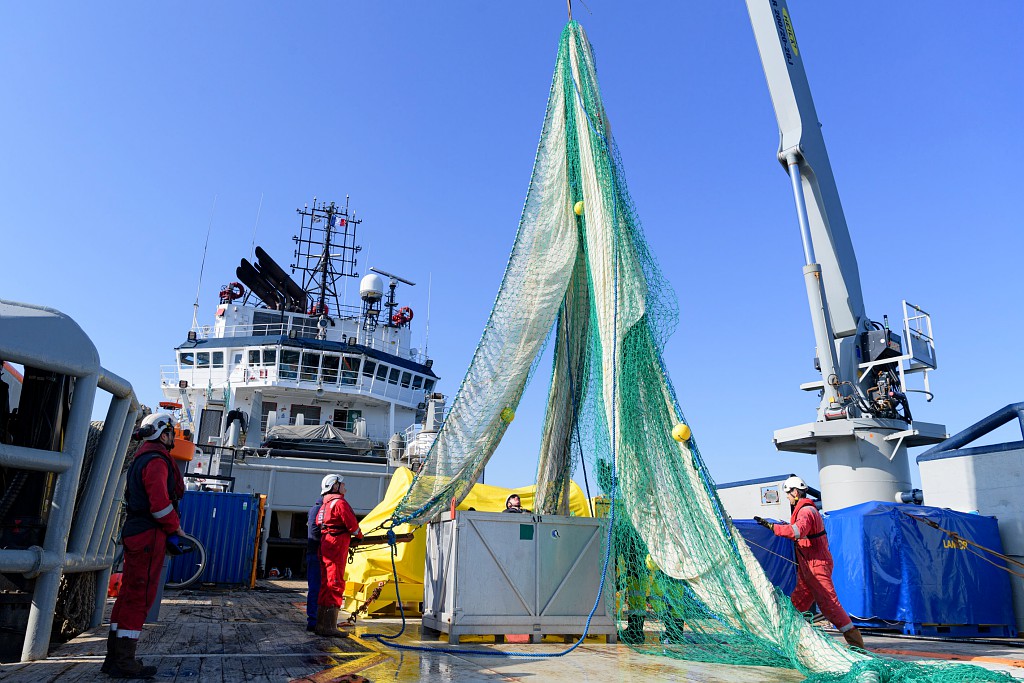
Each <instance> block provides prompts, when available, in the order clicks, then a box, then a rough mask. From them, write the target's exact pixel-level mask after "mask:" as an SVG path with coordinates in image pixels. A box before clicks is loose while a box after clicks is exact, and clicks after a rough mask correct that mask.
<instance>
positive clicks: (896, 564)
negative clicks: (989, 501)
mask: <svg viewBox="0 0 1024 683" xmlns="http://www.w3.org/2000/svg"><path fill="white" fill-rule="evenodd" d="M908 515H914V516H916V517H921V518H924V519H927V520H930V521H933V522H936V523H937V524H938V525H939V526H941V527H942V528H944V529H948V530H949V531H953V532H955V533H957V534H959V535H960V536H961V537H963V538H966V539H970V540H971V541H974V542H975V543H978V544H979V545H982V546H985V547H986V548H991V549H993V550H995V551H998V552H1002V549H1003V546H1002V542H1001V541H1000V539H999V530H998V527H997V522H996V519H995V518H994V517H983V516H981V515H973V514H968V513H964V512H955V511H953V510H946V509H941V508H933V507H925V506H921V505H904V504H897V503H884V502H878V501H875V502H868V503H862V504H860V505H854V506H852V507H848V508H843V509H841V510H833V511H831V512H830V513H828V514H827V515H825V530H826V531H827V532H828V539H829V548H830V550H831V551H832V557H833V559H834V560H835V568H834V570H833V572H832V581H833V582H834V583H835V587H836V593H837V595H838V596H839V602H840V603H842V605H843V607H844V608H846V611H847V612H848V613H849V614H850V616H851V617H853V618H854V619H857V620H862V621H876V620H883V621H894V622H908V623H917V624H1013V623H1014V616H1013V605H1012V601H1011V597H1010V578H1009V577H1010V575H1009V574H1008V573H1007V572H1005V571H1003V570H1002V569H1000V568H999V567H996V566H993V564H991V563H990V562H987V561H986V559H988V560H992V561H994V562H995V563H997V564H1001V563H1000V561H999V559H998V558H995V557H993V556H991V555H989V554H988V553H984V552H982V551H978V552H981V554H983V555H984V556H985V559H982V557H979V556H978V554H976V553H975V552H973V551H972V549H971V548H969V547H966V544H964V543H963V542H958V541H957V540H955V539H953V538H952V537H950V536H949V535H947V534H945V533H943V532H942V531H939V530H938V529H934V528H932V527H930V526H928V525H927V524H925V523H924V522H921V521H918V520H915V519H913V518H912V517H910V516H908Z"/></svg>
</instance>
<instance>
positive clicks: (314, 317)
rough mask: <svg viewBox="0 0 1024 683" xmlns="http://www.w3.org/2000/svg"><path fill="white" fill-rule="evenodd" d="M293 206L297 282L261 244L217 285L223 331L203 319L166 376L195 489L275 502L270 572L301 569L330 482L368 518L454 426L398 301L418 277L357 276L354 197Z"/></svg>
mask: <svg viewBox="0 0 1024 683" xmlns="http://www.w3.org/2000/svg"><path fill="white" fill-rule="evenodd" d="M297 212H298V214H299V217H300V227H299V234H298V235H296V236H295V237H294V238H293V240H294V242H295V244H296V250H295V253H294V256H295V262H294V263H293V264H291V272H292V274H293V275H299V274H301V283H299V282H297V281H296V279H294V278H293V277H292V276H291V275H289V274H288V273H286V272H285V270H284V269H283V268H282V267H281V266H280V265H278V263H277V262H276V261H275V260H274V259H273V258H271V256H270V255H269V254H267V252H265V251H264V250H263V249H262V248H260V247H256V249H255V251H254V256H255V258H254V260H253V261H252V262H250V261H249V260H247V259H244V258H243V259H242V260H241V263H240V265H239V266H238V268H237V270H236V275H237V279H238V281H236V282H231V283H230V284H228V285H226V286H224V287H222V288H221V290H220V292H219V295H218V297H219V300H218V303H217V307H216V315H215V317H214V321H213V324H212V325H200V324H199V323H198V320H197V316H194V317H193V325H192V329H191V330H190V331H189V333H188V337H187V339H186V340H185V341H184V343H182V344H181V345H180V346H178V347H177V348H176V349H175V363H174V364H173V365H170V366H165V367H163V368H161V388H162V390H163V394H164V397H165V399H166V401H164V402H162V403H161V406H162V407H163V408H165V409H168V408H169V409H177V410H180V413H181V418H182V421H183V422H184V423H186V424H187V425H189V426H190V427H191V428H192V431H193V433H194V436H195V438H194V441H195V445H196V455H195V457H194V458H193V460H192V461H191V462H190V463H189V465H188V468H187V474H188V475H190V476H189V479H190V481H192V482H194V484H193V485H194V486H201V487H203V488H207V489H213V490H217V489H221V490H222V489H224V488H229V489H230V490H232V491H234V492H235V493H250V492H251V493H257V494H264V495H266V496H267V500H266V512H265V516H264V519H265V523H264V525H263V532H262V537H261V539H260V551H259V552H260V559H259V569H260V571H261V572H267V571H270V570H271V568H275V569H278V570H279V571H281V572H282V573H283V572H284V571H285V569H287V568H290V569H292V571H293V572H297V571H298V570H299V568H300V566H301V564H302V561H303V555H304V552H305V543H306V540H305V539H306V513H307V511H308V510H309V507H310V506H311V505H312V504H313V502H314V501H315V499H316V497H317V494H318V492H319V486H320V480H321V479H322V477H323V476H324V475H325V474H328V473H338V474H341V475H343V476H344V477H345V483H346V485H347V491H348V492H347V494H346V498H347V499H348V501H349V502H350V503H351V504H352V507H353V508H354V510H355V512H356V515H357V516H359V517H362V516H363V515H365V514H366V513H368V512H369V511H370V510H372V509H373V508H374V507H375V506H376V505H377V503H379V502H380V501H381V500H382V499H383V497H384V494H385V492H386V490H387V486H388V482H389V481H390V478H391V474H392V473H393V472H394V470H395V469H396V468H398V467H402V466H405V467H410V468H412V469H414V470H416V469H418V467H419V465H420V464H421V463H422V461H423V459H425V457H426V455H427V452H428V451H429V448H430V444H431V443H433V440H434V438H435V436H436V434H437V431H438V430H439V429H440V426H441V422H442V420H443V418H444V408H445V399H444V396H443V395H442V394H440V393H436V392H435V388H436V384H437V381H438V376H437V375H436V374H435V373H434V370H433V361H432V360H431V359H430V358H428V357H427V354H426V349H425V348H424V349H420V348H416V347H413V346H412V323H413V319H414V312H413V310H412V308H411V307H409V306H407V305H402V304H400V303H399V299H398V297H397V289H398V287H399V285H400V284H405V285H408V286H413V285H414V284H415V283H413V282H410V281H408V280H406V279H403V278H401V277H399V276H397V275H393V274H391V273H388V272H385V271H383V270H377V269H375V268H370V269H369V270H370V271H371V272H369V273H367V274H366V275H364V276H363V277H362V278H361V279H359V278H360V274H359V272H358V270H357V265H358V254H359V252H360V251H361V247H360V246H359V244H358V243H357V241H356V230H357V228H358V226H359V224H360V223H361V220H359V219H358V218H356V216H355V212H353V211H350V209H349V205H348V198H347V197H346V201H345V206H343V207H342V206H338V205H336V204H335V203H333V202H330V203H326V202H319V203H318V202H317V200H316V198H314V199H313V204H312V206H310V205H306V206H305V207H303V208H302V209H298V210H297ZM347 279H359V299H360V303H359V305H357V306H352V305H347V304H346V303H345V301H344V300H343V299H344V292H345V286H344V285H345V282H346V280H347ZM385 279H386V280H385ZM424 346H425V345H424Z"/></svg>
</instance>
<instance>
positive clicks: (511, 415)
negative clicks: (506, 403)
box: [501, 407, 516, 424]
mask: <svg viewBox="0 0 1024 683" xmlns="http://www.w3.org/2000/svg"><path fill="white" fill-rule="evenodd" d="M501 419H502V421H503V422H506V423H509V424H511V422H512V420H514V419H516V411H514V410H512V409H511V408H508V407H505V408H502V409H501Z"/></svg>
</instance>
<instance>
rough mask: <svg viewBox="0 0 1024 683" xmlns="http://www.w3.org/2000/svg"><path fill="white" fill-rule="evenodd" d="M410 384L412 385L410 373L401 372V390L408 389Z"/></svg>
mask: <svg viewBox="0 0 1024 683" xmlns="http://www.w3.org/2000/svg"><path fill="white" fill-rule="evenodd" d="M411 383H412V373H411V372H403V373H402V388H403V389H408V388H409V385H410V384H411Z"/></svg>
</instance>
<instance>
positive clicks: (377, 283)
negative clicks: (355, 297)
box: [359, 273, 384, 301]
mask: <svg viewBox="0 0 1024 683" xmlns="http://www.w3.org/2000/svg"><path fill="white" fill-rule="evenodd" d="M383 296H384V278H382V277H381V276H380V275H377V274H375V273H370V274H369V275H364V276H363V279H362V280H360V281H359V298H360V299H362V300H363V301H380V299H381V298H382V297H383Z"/></svg>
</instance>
